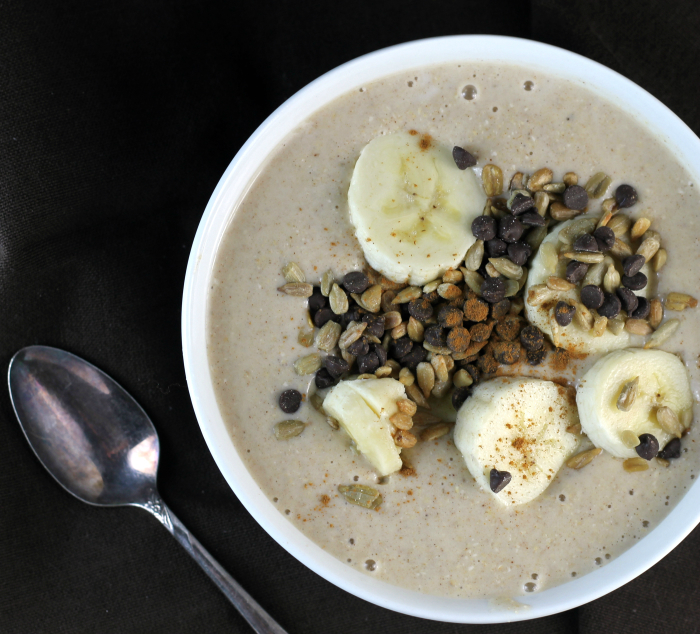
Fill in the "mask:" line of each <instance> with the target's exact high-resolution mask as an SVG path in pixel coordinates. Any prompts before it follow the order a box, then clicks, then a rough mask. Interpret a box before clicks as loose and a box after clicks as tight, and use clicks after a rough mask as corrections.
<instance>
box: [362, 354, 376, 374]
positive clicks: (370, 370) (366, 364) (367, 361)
mask: <svg viewBox="0 0 700 634" xmlns="http://www.w3.org/2000/svg"><path fill="white" fill-rule="evenodd" d="M378 367H379V357H378V356H377V353H376V352H369V353H367V354H363V355H362V356H360V357H357V370H358V372H359V373H360V374H374V371H375V370H376V369H377V368H378Z"/></svg>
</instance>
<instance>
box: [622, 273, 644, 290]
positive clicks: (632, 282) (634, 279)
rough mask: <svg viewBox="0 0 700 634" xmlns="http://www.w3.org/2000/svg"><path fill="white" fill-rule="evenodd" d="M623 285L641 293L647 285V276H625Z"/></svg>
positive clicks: (642, 274) (639, 274) (640, 274)
mask: <svg viewBox="0 0 700 634" xmlns="http://www.w3.org/2000/svg"><path fill="white" fill-rule="evenodd" d="M622 285H623V286H626V287H627V288H631V289H632V290H633V291H641V290H642V289H643V288H644V287H645V286H646V285H647V276H646V275H644V273H635V274H634V275H623V276H622Z"/></svg>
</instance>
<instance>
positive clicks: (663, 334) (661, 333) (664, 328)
mask: <svg viewBox="0 0 700 634" xmlns="http://www.w3.org/2000/svg"><path fill="white" fill-rule="evenodd" d="M680 325H681V322H680V321H678V320H677V319H669V320H668V321H665V322H664V323H663V324H661V326H659V329H658V330H656V331H655V332H654V333H653V334H652V335H651V337H649V340H648V341H647V342H646V343H645V344H644V347H645V348H646V349H649V348H658V347H659V346H660V345H661V344H662V343H664V342H665V341H666V340H667V339H668V338H669V337H670V336H671V335H673V333H675V332H676V330H678V326H680Z"/></svg>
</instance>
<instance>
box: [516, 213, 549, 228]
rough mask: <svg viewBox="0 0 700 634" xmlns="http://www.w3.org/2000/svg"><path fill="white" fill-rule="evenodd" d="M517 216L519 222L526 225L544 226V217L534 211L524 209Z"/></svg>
mask: <svg viewBox="0 0 700 634" xmlns="http://www.w3.org/2000/svg"><path fill="white" fill-rule="evenodd" d="M519 218H520V222H522V223H523V224H524V225H525V226H527V227H544V218H543V217H542V216H540V214H538V213H537V212H536V211H526V212H525V213H524V214H523V215H522V216H520V217H519Z"/></svg>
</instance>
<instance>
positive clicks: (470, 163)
mask: <svg viewBox="0 0 700 634" xmlns="http://www.w3.org/2000/svg"><path fill="white" fill-rule="evenodd" d="M452 158H453V159H454V160H455V164H456V165H457V167H458V168H459V169H461V170H465V169H467V168H468V167H474V166H475V165H476V159H475V158H474V156H473V155H472V154H470V153H469V152H467V151H466V150H465V149H464V148H462V147H459V146H458V145H455V146H454V147H453V148H452Z"/></svg>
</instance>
